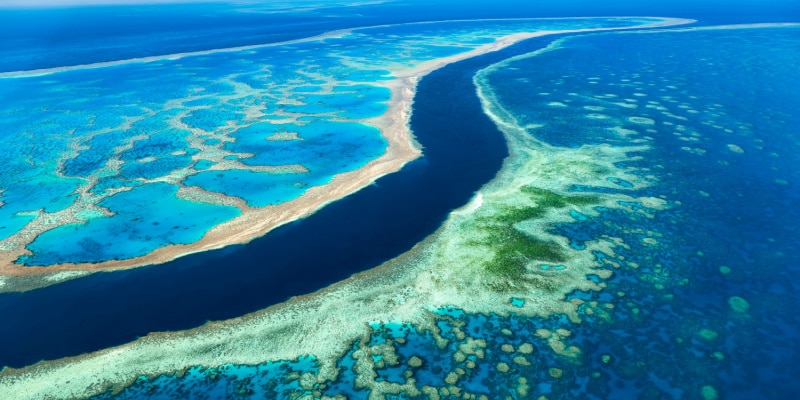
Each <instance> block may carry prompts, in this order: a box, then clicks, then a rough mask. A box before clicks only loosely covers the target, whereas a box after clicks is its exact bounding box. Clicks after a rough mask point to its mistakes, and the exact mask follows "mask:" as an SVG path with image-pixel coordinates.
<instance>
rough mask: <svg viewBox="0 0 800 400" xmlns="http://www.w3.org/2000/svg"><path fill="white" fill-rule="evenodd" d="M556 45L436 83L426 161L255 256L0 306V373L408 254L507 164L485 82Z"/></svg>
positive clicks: (461, 65) (79, 285)
mask: <svg viewBox="0 0 800 400" xmlns="http://www.w3.org/2000/svg"><path fill="white" fill-rule="evenodd" d="M557 38H558V37H557V36H548V37H546V38H535V39H531V40H528V41H525V42H523V43H519V44H517V45H514V46H511V47H509V48H507V49H504V50H502V51H498V52H495V53H489V54H485V55H482V56H479V57H475V58H471V59H468V60H464V61H461V62H457V63H454V64H451V65H448V66H446V67H444V68H442V69H439V70H437V71H434V72H433V73H431V74H430V75H428V76H426V77H425V78H424V79H422V80H421V81H420V83H419V86H418V92H417V95H416V98H415V103H414V108H413V114H412V116H411V121H410V124H411V129H412V131H413V132H414V134H415V135H416V139H417V141H418V142H419V143H420V144H421V146H422V147H423V153H424V154H423V157H421V158H419V159H417V160H415V161H413V162H411V163H409V164H408V165H406V166H405V167H404V168H403V169H402V170H401V171H400V172H398V173H395V174H392V175H388V176H385V177H383V178H381V179H379V180H378V181H377V182H376V184H374V185H372V186H370V187H367V188H365V189H363V190H361V191H359V192H357V193H355V194H353V195H350V196H348V197H346V198H344V199H341V200H339V201H337V202H334V203H332V204H329V205H327V206H326V207H324V208H323V209H322V210H320V211H318V212H317V213H315V214H314V215H312V216H311V217H308V218H306V219H303V220H298V221H295V222H293V223H290V224H287V225H284V226H282V227H280V228H278V229H275V230H274V231H272V232H270V234H269V235H266V236H264V237H262V238H259V239H256V240H254V241H252V242H251V243H249V244H247V245H238V246H230V247H227V248H224V249H221V250H214V251H208V252H202V253H197V254H192V255H189V256H186V257H182V258H180V259H177V260H175V261H173V262H170V263H168V264H162V265H159V266H157V267H145V268H138V269H133V270H128V271H119V272H107V273H97V274H94V275H91V276H88V277H85V278H81V279H76V280H73V281H69V282H65V283H62V284H59V285H54V286H50V287H47V288H43V289H38V290H33V291H29V292H24V293H6V294H2V295H0V315H2V316H3V323H2V325H0V365H3V366H10V367H15V368H18V367H22V366H25V365H30V364H33V363H35V362H37V361H40V360H49V359H57V358H62V357H67V356H74V355H79V354H82V353H86V352H91V351H96V350H100V349H103V348H107V347H110V346H115V345H120V344H123V343H126V342H129V341H131V340H134V339H136V338H137V337H139V336H144V335H147V334H148V333H149V332H155V331H176V330H184V329H189V328H193V327H197V326H200V325H202V324H203V323H205V322H207V321H209V320H222V319H229V318H233V317H237V316H240V315H243V314H246V313H249V312H253V311H256V310H259V309H263V308H266V307H269V306H271V305H274V304H278V303H280V302H283V301H286V300H287V299H289V298H290V297H292V296H298V295H303V294H307V293H311V292H314V291H316V290H319V289H322V288H325V287H326V286H329V285H331V284H333V283H335V282H338V281H340V280H342V279H345V278H347V277H348V276H350V275H352V274H355V273H358V272H361V271H364V270H367V269H369V268H371V267H374V266H376V265H379V264H381V263H382V262H384V261H386V260H389V259H392V258H394V257H396V256H398V255H400V254H402V253H403V252H406V251H408V250H409V249H410V248H411V247H413V246H414V244H416V243H418V242H420V241H422V240H423V239H424V238H425V237H426V236H428V235H430V234H431V233H433V232H434V231H435V230H436V229H437V228H438V227H439V226H440V224H441V223H442V222H443V221H444V220H445V218H446V216H447V214H448V213H449V212H450V211H451V210H453V209H455V208H458V207H460V206H462V205H463V204H466V203H467V202H468V201H469V199H470V197H471V196H472V195H473V193H474V192H475V191H476V190H478V189H479V188H480V187H481V186H482V185H483V184H485V183H486V182H488V181H489V180H491V179H492V178H493V177H494V176H495V174H496V173H497V171H499V169H500V167H501V165H502V162H503V159H504V158H505V157H506V155H507V154H508V150H507V147H506V143H505V141H504V140H503V136H502V134H501V133H500V132H499V131H498V130H497V128H496V126H495V125H494V124H493V123H492V121H491V120H490V119H489V118H488V117H487V116H486V115H485V114H484V113H483V112H482V109H481V106H480V102H479V99H478V97H477V95H476V93H475V87H474V86H473V83H472V77H473V75H474V74H475V72H476V71H477V70H479V69H480V68H483V67H485V66H487V65H490V64H492V63H496V62H498V61H500V60H502V59H504V58H507V57H510V56H513V55H515V54H519V53H521V52H528V51H531V49H535V48H539V47H543V46H545V45H546V44H547V43H549V42H550V41H552V40H555V39H557Z"/></svg>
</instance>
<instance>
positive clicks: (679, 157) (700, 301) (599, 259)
mask: <svg viewBox="0 0 800 400" xmlns="http://www.w3.org/2000/svg"><path fill="white" fill-rule="evenodd" d="M798 39H800V30H798V29H797V28H769V29H736V30H707V31H703V30H695V31H691V30H690V31H677V32H664V33H652V34H649V33H648V34H602V35H591V36H584V37H580V38H573V39H567V40H564V41H561V42H559V45H558V47H557V48H554V49H553V50H551V51H549V52H546V53H543V54H540V55H538V56H536V57H529V58H520V59H517V60H515V61H511V62H510V63H507V64H504V65H502V66H500V67H498V68H496V69H493V70H492V71H491V72H490V73H489V74H488V75H487V76H488V79H489V80H488V83H489V84H490V85H491V87H492V89H493V90H494V92H495V93H496V94H497V95H498V98H499V102H500V103H501V105H502V106H503V107H504V108H505V109H506V110H508V111H510V112H512V113H513V116H514V117H515V118H517V122H519V125H520V126H525V125H528V126H531V125H538V124H543V125H544V126H541V127H538V128H532V129H530V130H529V133H530V134H531V135H533V136H535V137H536V138H538V139H540V140H543V141H545V142H546V143H548V144H550V145H555V146H556V148H564V149H579V148H580V146H582V145H583V144H586V143H591V144H596V145H604V146H613V147H619V148H627V149H631V147H630V146H631V145H636V146H639V147H638V149H637V150H627V151H629V156H630V157H629V161H625V162H624V163H621V164H618V165H617V166H616V167H620V168H625V169H626V171H627V172H629V173H633V174H634V175H636V176H637V177H638V179H637V180H635V181H626V180H622V179H620V178H618V177H615V176H613V175H610V174H613V172H612V171H597V173H598V174H601V175H599V177H600V178H605V180H606V181H608V182H609V183H611V184H612V185H613V186H610V187H603V188H600V187H592V186H578V185H575V186H573V187H572V190H573V191H575V192H580V193H591V194H593V195H595V196H614V195H616V194H625V195H630V196H633V197H639V196H640V197H655V198H660V199H662V200H663V201H664V204H666V207H660V208H653V207H651V206H648V205H647V204H644V203H642V202H641V201H634V200H630V201H627V200H626V201H620V202H619V203H618V204H619V205H620V206H622V208H614V209H611V208H607V207H596V208H595V210H594V211H595V212H596V215H591V216H590V215H586V214H584V213H581V212H578V211H576V210H572V211H571V212H570V215H571V216H572V218H573V222H569V223H559V224H553V225H551V226H550V227H549V228H548V229H549V230H550V231H552V232H555V233H557V234H559V235H561V236H564V237H565V238H567V239H568V240H569V243H570V245H571V247H572V248H573V249H575V250H577V251H590V250H586V245H587V243H590V242H602V241H613V240H612V239H611V238H617V239H619V240H621V241H622V242H623V243H625V246H616V247H614V253H613V254H609V253H604V252H601V251H594V252H593V256H594V258H595V261H596V263H597V264H598V265H605V266H606V267H608V268H609V269H612V270H613V271H614V275H613V277H612V278H610V279H601V278H600V277H598V276H592V277H590V278H592V279H593V280H594V281H595V282H597V283H604V284H605V285H607V286H606V288H605V289H604V290H602V291H597V292H582V291H575V292H573V293H571V294H570V295H569V296H568V298H567V299H566V300H580V301H582V302H583V303H582V305H581V306H580V307H579V315H580V317H581V319H582V322H581V323H580V324H576V323H574V322H572V321H570V320H569V318H567V317H566V316H564V315H558V314H556V315H553V316H551V317H549V318H546V319H545V318H528V317H520V316H517V315H514V314H513V313H511V314H510V315H507V316H498V315H493V314H492V315H480V314H478V315H472V314H467V313H464V312H462V311H460V310H457V309H452V308H451V309H443V310H438V311H436V312H435V313H434V314H433V315H432V318H434V320H435V325H436V327H437V328H436V329H435V330H431V331H427V330H419V329H417V328H415V327H414V326H412V325H408V324H397V323H391V324H383V325H382V324H375V325H373V326H372V327H371V328H370V330H369V332H368V335H367V336H365V339H364V340H362V341H360V342H359V341H356V342H354V343H352V347H351V348H350V350H349V351H347V352H346V353H345V354H343V355H342V357H341V359H340V360H339V362H338V364H337V366H338V367H339V375H338V377H337V378H336V380H335V381H326V382H321V383H319V382H317V383H315V384H314V385H311V386H306V387H303V386H302V382H303V379H301V378H300V377H299V374H294V373H293V371H294V368H296V367H295V366H293V365H291V363H289V364H286V363H269V364H266V365H262V366H257V367H245V366H242V367H236V368H230V370H231V371H233V370H234V369H235V373H234V372H228V369H229V367H225V368H222V369H209V370H204V369H202V368H195V369H193V370H191V373H190V374H187V375H185V376H183V377H181V378H178V377H174V376H160V377H155V378H151V379H144V378H142V379H140V380H139V381H137V382H136V383H135V384H133V385H131V386H129V387H127V388H126V389H124V390H123V391H122V392H120V393H119V394H118V395H116V396H112V395H110V394H107V395H103V396H100V398H141V397H142V396H145V394H146V395H147V396H154V397H153V398H170V397H171V396H174V395H175V393H177V392H176V391H178V390H180V393H181V394H183V395H186V394H188V395H207V396H208V397H209V398H223V397H225V396H230V395H231V394H232V393H237V394H238V395H241V396H243V397H248V396H256V395H258V394H260V393H264V391H265V390H269V389H271V388H272V389H275V390H276V391H275V392H269V393H270V395H272V396H277V397H280V398H293V396H302V395H312V396H313V397H314V398H320V397H321V395H328V396H334V395H338V394H341V395H346V396H349V397H351V398H366V397H367V396H368V394H369V391H370V388H369V385H364V384H363V383H357V382H359V381H358V380H356V375H357V374H358V372H359V371H360V370H359V368H357V364H358V363H359V362H362V361H360V360H361V359H362V358H363V351H367V350H369V351H370V353H368V354H370V355H369V357H370V360H371V362H372V363H373V364H374V367H375V368H374V374H373V375H371V376H368V377H364V376H362V377H361V378H363V379H366V381H367V382H371V383H380V382H390V383H398V384H400V383H407V382H410V380H409V378H411V377H413V378H414V381H413V385H414V386H415V387H416V388H417V389H422V388H423V387H424V386H429V387H434V388H437V391H438V393H439V394H440V395H441V396H443V397H445V398H456V397H459V396H460V395H461V394H463V393H465V392H466V393H470V394H475V395H476V396H480V395H484V396H487V398H505V397H506V396H509V397H511V398H527V397H530V398H538V397H539V396H547V397H548V398H590V399H607V398H706V399H714V398H728V399H734V398H736V399H738V398H741V399H751V398H775V399H780V398H787V396H788V397H790V396H792V395H793V393H796V392H797V390H798V383H797V380H796V379H795V376H796V374H797V373H798V368H797V365H796V362H795V361H796V355H797V352H798V347H797V343H796V340H794V337H795V336H796V332H798V330H799V328H800V319H798V317H797V315H796V314H795V313H793V312H792V306H794V305H796V304H798V301H800V299H799V298H798V294H797V293H798V291H797V290H798V287H797V281H798V279H797V278H798V274H800V269H798V266H799V265H800V259H798V256H797V254H796V252H795V251H794V249H795V247H796V245H797V243H800V237H798V233H797V231H796V226H797V225H798V223H800V213H798V211H797V209H796V207H794V205H796V204H797V201H798V200H800V192H798V189H797V182H798V178H800V174H798V170H797V167H796V165H799V164H798V162H799V161H800V160H798V154H800V152H798V151H797V147H798V146H800V138H798V137H797V133H798V132H797V130H796V129H794V127H796V126H798V123H799V122H800V120H798V114H797V113H796V110H797V107H798V106H799V105H800V104H798V101H799V98H798V97H797V96H796V93H797V91H798V90H800V79H798V75H797V74H796V72H795V68H796V65H800V53H798V52H797V49H796V44H797V41H798ZM765 43H768V45H765ZM520 88H525V89H527V90H521V89H520ZM554 103H560V104H554ZM603 173H607V174H609V176H605V175H602V174H603ZM545 267H547V268H545ZM559 267H561V268H559ZM567 268H568V267H567ZM542 269H546V270H547V271H548V273H558V272H559V271H561V270H563V269H564V266H562V265H543V266H542ZM509 303H510V304H511V305H512V306H514V307H522V306H524V305H525V303H524V300H523V299H519V298H513V297H512V298H510V299H509ZM437 339H438V341H437ZM441 339H445V340H447V342H446V343H447V344H446V345H445V346H437V343H438V342H440V341H441ZM475 340H483V341H484V342H483V343H485V344H484V345H481V346H478V347H479V350H480V351H471V352H470V351H465V350H464V349H465V348H464V347H463V346H467V345H471V344H470V343H472V344H474V341H475ZM554 340H555V341H556V342H558V343H561V344H563V346H561V347H559V346H554V342H553V341H554ZM387 344H388V345H389V346H390V347H391V351H387V350H386V345H387ZM509 346H510V347H509ZM573 346H574V347H573ZM557 348H561V351H556V349H557ZM379 349H380V350H379ZM571 349H574V350H571ZM359 350H361V351H362V352H361V353H359ZM473 350H474V349H473ZM564 352H566V353H570V352H572V353H573V354H575V353H574V352H577V356H566V355H564V354H563V353H564ZM415 357H416V358H417V359H416V360H415V359H414V358H415ZM520 357H521V358H520ZM417 361H419V362H417ZM299 362H306V359H301V360H300V361H299ZM284 364H285V365H284ZM281 365H284V366H281ZM276 368H277V369H279V368H284V369H285V372H284V373H281V374H278V375H274V373H273V372H266V371H274V369H276ZM315 368H316V367H315V365H314V363H311V364H310V365H309V369H308V370H307V372H309V373H311V374H312V375H313V374H315V373H317V370H316V369H315ZM459 369H460V371H461V372H459V373H457V375H458V379H457V385H452V384H451V383H449V382H447V380H448V379H449V374H450V373H451V372H453V373H455V371H459ZM287 379H288V380H289V381H290V382H296V385H294V386H292V384H289V383H287ZM220 380H222V381H224V382H225V384H226V385H227V389H225V390H222V389H220V383H219V382H220ZM361 382H363V381H361ZM279 385H280V386H279ZM453 387H456V388H457V389H458V390H459V391H458V392H456V393H454V392H453V391H452V390H453ZM442 388H445V389H446V390H447V391H446V392H444V391H443V390H442ZM234 390H236V391H235V392H234ZM159 396H161V397H159ZM387 398H423V396H422V395H419V394H418V395H413V394H411V393H409V392H404V391H398V393H396V394H395V395H394V396H392V395H389V396H387Z"/></svg>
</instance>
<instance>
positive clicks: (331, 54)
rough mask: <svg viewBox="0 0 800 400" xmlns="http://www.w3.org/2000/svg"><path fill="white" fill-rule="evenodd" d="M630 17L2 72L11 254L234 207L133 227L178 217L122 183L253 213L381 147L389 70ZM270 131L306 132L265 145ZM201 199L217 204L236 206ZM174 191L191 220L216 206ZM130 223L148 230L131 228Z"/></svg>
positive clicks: (421, 28) (453, 27)
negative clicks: (515, 36) (378, 121)
mask: <svg viewBox="0 0 800 400" xmlns="http://www.w3.org/2000/svg"><path fill="white" fill-rule="evenodd" d="M637 21H638V22H641V23H645V22H647V21H648V20H646V19H641V20H637ZM627 23H629V21H621V20H614V19H597V20H591V21H587V20H583V21H581V20H551V21H523V20H520V21H514V22H508V23H500V22H472V23H445V24H420V25H406V26H393V27H381V28H370V29H365V30H361V31H354V32H352V33H348V34H344V35H343V36H341V37H331V38H326V39H324V40H313V41H301V42H295V43H290V44H280V45H275V46H267V47H257V48H251V49H247V50H239V51H225V52H213V51H212V52H209V53H206V54H202V53H201V54H195V55H191V56H182V57H160V58H159V57H157V58H155V59H152V60H149V61H147V62H140V61H139V62H126V61H122V62H119V63H117V64H116V65H111V66H98V67H96V68H78V69H74V68H73V69H70V68H67V69H65V70H58V69H56V70H53V71H50V72H48V73H45V74H40V73H38V72H37V73H32V74H26V73H25V72H22V73H17V74H11V75H6V76H4V77H3V78H2V79H0V98H2V99H3V102H2V103H0V128H2V129H0V146H2V147H3V148H4V149H7V151H4V152H3V154H2V155H0V163H2V164H3V165H4V167H5V168H6V169H5V171H6V172H7V173H6V174H3V175H2V176H0V188H2V192H1V193H0V201H2V205H0V227H2V228H0V249H3V250H4V251H12V252H14V253H15V254H25V253H31V252H32V254H29V255H27V256H21V257H20V258H18V259H17V260H16V263H18V264H23V265H41V266H46V265H54V264H58V263H65V262H88V261H91V262H102V261H108V260H118V259H130V258H135V257H139V256H142V255H145V254H147V252H149V251H152V250H155V249H158V248H161V247H164V246H168V245H170V244H175V243H184V244H188V243H192V242H194V241H197V240H199V239H200V238H202V236H203V234H204V233H205V232H207V231H208V230H209V229H211V228H213V227H214V226H215V225H216V224H218V223H221V222H224V221H227V220H229V219H230V218H232V217H233V215H227V214H226V215H227V217H225V218H222V217H219V218H217V217H214V218H208V219H204V220H203V221H202V222H198V223H196V224H188V225H187V228H186V229H189V230H191V231H192V232H191V233H187V234H185V235H181V237H180V238H177V237H172V236H171V235H170V234H166V233H165V232H164V231H163V230H162V228H160V227H158V226H156V225H153V224H140V225H138V226H131V224H132V223H131V220H134V221H137V220H145V219H148V220H149V219H152V220H154V221H164V222H165V224H166V223H167V221H170V219H171V218H173V214H172V208H171V206H168V207H163V208H158V209H153V210H150V209H148V210H145V209H143V208H141V207H139V205H137V204H135V203H131V202H126V201H124V200H125V199H126V198H127V197H128V196H134V197H135V196H136V195H134V194H131V193H129V192H127V191H129V190H137V189H140V188H146V189H142V190H145V191H148V192H151V194H152V195H153V196H154V197H170V196H172V197H174V193H176V192H175V190H174V188H175V187H176V186H175V185H178V186H181V185H183V186H190V187H191V186H196V187H199V188H202V189H205V190H206V191H209V192H215V193H220V194H223V195H226V196H233V197H239V198H241V199H242V200H244V201H245V202H246V203H247V204H248V205H250V206H252V207H265V206H268V205H272V204H280V203H284V202H287V201H291V200H293V199H296V198H297V197H299V196H301V195H302V194H303V193H304V192H305V191H306V190H308V189H309V188H311V187H314V186H318V185H322V184H325V183H328V182H330V181H331V179H332V177H333V176H335V175H337V174H340V173H343V172H347V171H352V170H355V169H358V168H360V167H362V166H364V165H365V164H367V163H368V162H369V161H371V160H374V159H376V158H377V157H379V156H381V155H382V154H383V153H384V151H385V149H386V146H387V143H386V141H385V140H384V139H383V138H382V136H381V135H380V132H379V131H378V130H377V129H375V128H373V127H371V126H369V125H368V121H366V120H367V119H369V118H373V117H378V116H380V115H382V114H383V113H384V112H385V111H386V109H387V102H388V100H389V98H390V92H389V90H388V89H387V88H386V87H384V86H382V83H384V82H385V81H387V80H390V79H392V78H393V76H392V72H390V71H397V70H401V69H403V68H407V67H413V66H416V65H419V64H420V63H421V62H424V61H427V60H432V59H435V58H439V57H445V56H450V55H454V54H458V53H462V52H466V51H469V50H471V49H473V48H475V47H476V46H479V45H481V44H485V43H488V42H491V41H492V40H494V38H497V37H500V36H503V35H507V34H510V33H514V32H519V31H531V30H540V29H551V30H552V29H564V28H580V27H585V26H619V25H623V24H627ZM165 77H168V78H165ZM23 110H24V112H22V111H23ZM275 134H278V136H281V135H283V136H282V137H285V136H286V135H287V134H293V135H295V136H294V139H295V140H268V138H270V137H271V136H273V135H275ZM271 167H288V168H289V169H290V170H291V173H287V171H286V169H278V170H276V169H271ZM162 183H163V184H162ZM159 190H160V191H161V192H158V191H159ZM126 193H129V194H127V195H126ZM206 197H207V198H206V199H204V201H208V202H212V203H214V204H216V206H217V207H218V208H219V207H223V204H225V203H224V202H223V201H222V200H219V199H216V198H215V197H214V196H213V195H212V196H206ZM175 201H178V202H180V204H181V207H183V208H184V209H186V212H187V213H189V214H192V215H201V214H203V212H204V210H206V209H207V207H209V204H205V203H197V202H195V201H189V200H175ZM112 205H113V207H114V208H113V209H112V208H111V207H112ZM37 210H40V211H37ZM144 213H146V215H145V214H144ZM86 215H92V217H91V218H87V217H86ZM129 228H130V229H134V230H136V231H137V232H139V231H140V234H136V235H133V236H131V235H129V234H128V233H126V232H128V230H129ZM67 232H69V234H70V235H72V236H73V237H76V238H77V237H80V238H91V237H92V236H93V235H95V234H96V233H98V232H103V233H104V234H106V235H111V236H112V237H113V238H114V240H113V241H114V242H115V243H119V244H120V245H119V246H117V247H116V248H115V249H114V250H112V251H108V252H106V251H103V252H97V253H95V254H94V255H91V256H90V255H88V254H85V253H83V252H81V251H78V250H76V249H77V247H75V246H76V245H75V244H70V242H69V241H64V242H63V245H62V241H59V240H55V239H54V238H57V237H61V236H62V235H63V234H65V233H67ZM129 240H130V241H131V242H130V243H129V244H130V245H128V244H125V243H123V242H127V241H129ZM45 249H46V250H45ZM45 251H46V254H44V253H42V254H39V253H40V252H45Z"/></svg>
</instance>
